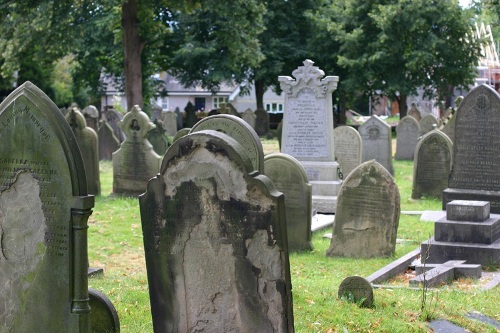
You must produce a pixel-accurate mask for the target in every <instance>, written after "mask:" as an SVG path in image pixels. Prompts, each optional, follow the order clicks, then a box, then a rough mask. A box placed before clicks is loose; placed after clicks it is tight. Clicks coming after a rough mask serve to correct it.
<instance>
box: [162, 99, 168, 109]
mask: <svg viewBox="0 0 500 333" xmlns="http://www.w3.org/2000/svg"><path fill="white" fill-rule="evenodd" d="M161 108H162V110H168V97H163V98H162V100H161Z"/></svg>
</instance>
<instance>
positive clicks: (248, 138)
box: [191, 114, 264, 173]
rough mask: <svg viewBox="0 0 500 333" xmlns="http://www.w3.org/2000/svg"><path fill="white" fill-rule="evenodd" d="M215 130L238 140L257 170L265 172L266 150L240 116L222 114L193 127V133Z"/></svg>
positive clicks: (201, 121) (208, 118) (203, 120)
mask: <svg viewBox="0 0 500 333" xmlns="http://www.w3.org/2000/svg"><path fill="white" fill-rule="evenodd" d="M204 130H213V131H218V132H222V133H225V134H227V135H229V136H230V137H232V138H233V139H235V140H236V141H238V143H239V144H240V145H242V146H243V148H244V149H245V152H246V154H247V155H248V157H249V158H250V161H252V165H253V166H254V168H255V170H257V171H259V172H260V173H264V151H263V149H262V143H261V142H260V140H259V137H258V136H257V134H256V133H255V131H254V130H253V128H251V127H250V125H248V124H247V123H246V122H245V121H244V120H242V119H241V118H239V117H236V116H232V115H228V114H220V115H217V116H210V117H206V118H204V119H202V120H200V121H199V122H198V123H197V124H196V125H194V126H193V128H192V129H191V133H194V132H199V131H204Z"/></svg>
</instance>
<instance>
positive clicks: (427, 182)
mask: <svg viewBox="0 0 500 333" xmlns="http://www.w3.org/2000/svg"><path fill="white" fill-rule="evenodd" d="M452 152H453V143H452V142H451V140H450V139H449V138H448V136H447V135H446V134H444V133H443V132H441V131H439V130H434V131H431V132H429V133H427V134H426V135H424V136H423V137H422V138H421V139H420V141H419V142H418V144H417V147H416V152H415V161H414V162H413V189H412V195H411V197H412V198H413V199H420V198H421V197H422V196H425V197H437V198H441V197H442V195H443V190H445V189H446V188H447V187H448V177H449V175H450V170H451V165H452V161H453V159H452Z"/></svg>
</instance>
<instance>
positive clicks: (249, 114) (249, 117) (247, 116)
mask: <svg viewBox="0 0 500 333" xmlns="http://www.w3.org/2000/svg"><path fill="white" fill-rule="evenodd" d="M255 118H256V116H255V113H254V112H253V111H252V109H246V111H245V112H243V113H242V115H241V119H243V120H244V121H246V122H247V123H248V125H250V127H251V128H254V129H255Z"/></svg>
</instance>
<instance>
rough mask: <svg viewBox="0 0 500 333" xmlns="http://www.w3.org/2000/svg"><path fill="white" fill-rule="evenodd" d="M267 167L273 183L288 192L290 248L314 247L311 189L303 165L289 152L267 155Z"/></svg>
mask: <svg viewBox="0 0 500 333" xmlns="http://www.w3.org/2000/svg"><path fill="white" fill-rule="evenodd" d="M264 167H265V169H266V176H267V177H269V179H271V181H272V182H273V185H274V187H276V188H277V189H278V191H280V192H282V193H283V194H284V195H285V206H286V228H287V235H288V249H289V250H290V251H302V250H312V248H313V246H312V242H311V222H312V189H311V184H309V180H308V179H307V174H306V171H305V170H304V167H302V165H301V164H300V162H299V161H297V160H296V159H295V158H293V157H292V156H290V155H287V154H271V155H267V156H266V157H265V158H264Z"/></svg>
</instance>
